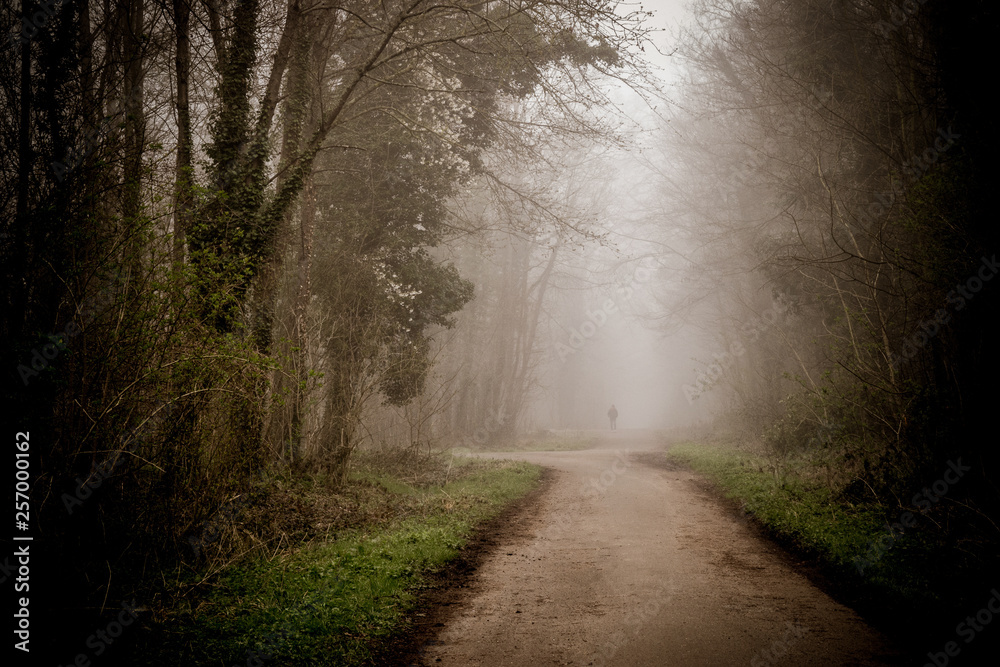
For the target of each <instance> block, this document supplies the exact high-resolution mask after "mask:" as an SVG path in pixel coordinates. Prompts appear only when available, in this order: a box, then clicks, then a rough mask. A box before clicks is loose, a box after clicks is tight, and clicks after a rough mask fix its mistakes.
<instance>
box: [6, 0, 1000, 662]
mask: <svg viewBox="0 0 1000 667" xmlns="http://www.w3.org/2000/svg"><path fill="white" fill-rule="evenodd" d="M688 11H689V16H690V20H689V21H688V22H687V23H685V24H684V25H683V26H682V27H678V28H677V29H676V30H674V31H671V32H670V34H668V35H665V34H663V31H660V30H658V29H655V28H654V27H653V24H652V22H651V21H652V19H653V18H654V14H653V13H651V11H650V10H649V9H648V8H644V7H642V6H640V5H639V4H638V3H628V2H619V1H618V0H381V1H379V2H374V1H369V0H282V1H273V0H171V1H170V2H150V1H149V0H104V1H103V2H95V1H93V0H13V1H12V2H11V3H9V4H5V5H4V7H3V8H2V10H0V12H2V17H3V18H2V20H3V24H4V26H6V30H7V33H6V34H7V35H8V38H7V39H5V40H4V45H3V47H2V48H0V83H2V96H0V105H2V107H3V113H2V114H0V142H2V149H0V197H2V202H0V205H2V207H3V211H4V214H3V218H2V230H0V253H2V260H0V266H2V271H3V274H4V275H3V282H4V284H5V285H6V288H5V289H4V302H3V304H2V313H0V337H2V345H3V349H4V350H5V353H6V357H7V361H6V365H5V372H4V374H3V375H4V403H5V404H6V405H7V409H6V414H7V417H6V419H5V423H6V424H7V427H8V437H14V438H15V455H16V456H15V459H16V460H15V464H14V474H15V482H17V483H18V487H17V491H18V492H19V494H18V496H17V497H16V498H15V500H16V501H18V500H19V499H21V498H23V499H24V504H23V505H17V502H16V503H15V504H16V509H17V510H18V512H22V511H23V510H24V509H26V508H29V507H30V520H29V521H27V524H30V528H29V527H28V525H25V527H23V528H20V527H18V526H17V525H15V527H14V528H12V529H11V530H10V532H8V534H7V535H6V536H4V541H5V543H6V544H7V553H8V554H9V553H15V554H17V553H20V552H18V551H16V550H17V549H19V548H26V547H24V545H25V544H27V542H22V541H18V538H17V537H15V538H14V540H13V541H12V540H11V536H12V535H20V537H21V538H24V537H25V536H28V535H30V536H31V537H32V542H31V543H30V544H31V546H30V549H31V550H32V557H31V572H32V576H33V579H32V583H31V596H32V600H33V603H32V606H31V615H32V616H31V625H32V627H33V628H34V630H33V634H32V639H31V642H32V654H33V655H32V662H31V663H29V664H35V662H34V661H35V660H37V659H38V657H37V656H38V655H39V654H41V653H42V652H44V651H52V652H53V655H52V656H51V657H52V659H53V660H54V661H57V664H64V663H65V664H71V662H72V660H73V656H74V654H76V653H78V651H77V649H75V648H73V647H83V646H85V645H88V646H89V644H86V640H87V637H88V635H90V634H91V632H92V631H93V629H94V628H96V627H103V626H104V625H106V623H107V619H110V618H117V616H118V614H119V613H120V612H121V613H125V612H122V609H123V607H122V604H121V602H120V601H122V600H124V601H126V603H127V604H129V605H131V607H129V606H126V607H125V609H126V610H129V609H132V610H133V611H131V612H129V613H131V614H132V616H131V617H132V618H138V619H139V624H141V625H143V626H144V627H155V626H156V624H157V622H158V621H159V620H162V618H165V617H166V616H165V615H167V616H168V615H169V614H168V610H171V609H175V608H176V607H177V605H183V604H189V603H190V601H191V600H193V599H198V598H197V596H198V595H201V594H202V592H203V591H204V590H206V589H210V588H211V587H212V586H213V585H214V584H213V583H212V582H213V581H214V580H215V579H214V578H215V577H218V576H219V574H220V572H224V571H226V568H228V567H230V566H232V565H233V564H234V563H235V564H239V563H242V562H247V560H248V559H250V560H252V559H256V558H273V557H274V554H276V553H279V552H280V551H281V550H282V549H290V548H291V547H292V546H293V545H292V544H291V542H289V540H290V539H294V536H295V535H300V537H301V534H306V535H308V536H310V537H315V531H313V532H309V530H306V529H303V528H302V526H301V525H299V524H298V523H296V522H297V521H300V519H301V517H303V516H306V517H308V516H311V515H310V514H309V512H311V511H313V510H309V512H307V511H306V510H304V509H303V505H302V504H301V500H300V499H298V498H297V496H296V495H295V493H294V492H292V491H290V490H289V489H292V488H293V487H295V485H301V484H320V485H322V486H323V487H324V488H326V489H329V493H330V494H333V495H331V496H330V497H331V498H334V499H336V498H339V497H341V496H338V495H337V494H339V493H342V492H343V490H344V489H346V488H349V487H350V486H351V485H352V484H357V479H358V477H357V475H359V474H361V473H359V472H358V471H359V470H365V469H366V466H368V465H369V464H370V463H371V461H372V460H375V459H377V460H379V461H383V462H384V461H389V462H392V465H396V466H399V467H400V469H406V468H407V467H408V466H410V467H413V468H414V469H416V468H419V467H420V466H422V465H447V466H448V467H447V472H446V473H444V475H445V479H446V480H447V479H448V475H450V474H451V470H452V468H451V464H444V463H440V460H439V459H437V458H435V457H439V456H440V453H441V452H451V454H450V455H451V456H452V459H453V458H454V455H455V453H456V452H468V451H470V450H500V449H503V448H504V447H506V446H508V445H509V444H510V443H512V442H516V441H517V440H518V438H521V437H524V436H525V435H528V434H533V433H535V434H537V433H545V432H556V431H561V430H567V429H569V430H572V429H577V430H584V429H593V428H598V427H602V426H604V424H605V417H604V414H605V411H606V410H607V405H608V404H611V403H613V402H615V401H619V408H620V409H621V410H622V417H621V423H622V424H623V425H625V427H626V428H628V427H629V426H628V423H629V422H628V420H629V419H632V422H631V423H632V424H633V425H634V426H641V427H642V428H648V429H655V430H658V431H661V432H663V433H665V434H668V436H669V437H677V438H691V437H695V438H697V437H702V438H715V439H719V440H723V441H726V442H729V443H732V444H735V445H736V446H740V447H747V448H751V449H753V451H755V452H758V453H760V454H761V456H762V457H764V458H765V459H766V460H768V461H770V462H771V465H772V468H771V470H772V473H773V476H774V477H775V479H778V480H779V481H780V480H781V479H783V478H784V476H786V475H788V474H790V471H792V470H795V471H798V472H801V470H803V469H805V470H807V473H806V476H807V477H808V480H809V483H810V484H813V485H815V486H817V487H821V488H822V489H824V492H828V493H829V494H830V495H831V497H833V498H836V499H838V501H839V502H844V503H848V504H851V503H868V504H871V503H875V504H877V505H878V506H879V507H881V508H883V509H884V513H885V515H886V517H888V524H889V525H891V524H892V522H894V521H897V520H898V517H900V514H901V512H905V511H907V510H912V511H914V512H917V513H918V514H919V519H920V521H921V522H924V523H926V525H928V526H932V528H929V529H928V531H929V533H928V534H931V533H933V535H934V536H935V537H934V539H935V540H938V541H937V542H935V544H939V545H940V548H936V550H935V551H934V552H933V553H931V554H930V555H929V556H928V558H930V559H931V565H930V567H933V568H934V569H936V570H937V571H938V572H939V573H940V574H941V578H940V581H938V582H936V583H935V586H940V587H941V590H942V591H945V592H944V593H942V595H943V598H942V599H945V600H946V601H947V603H948V604H952V603H954V604H955V605H960V604H961V602H962V601H965V600H967V599H968V597H967V596H974V595H976V594H978V593H979V592H980V589H983V590H986V589H988V588H989V586H986V587H985V588H984V584H983V582H984V580H985V577H986V576H987V574H986V573H990V572H995V571H996V570H995V568H996V566H997V565H998V564H1000V563H998V562H997V559H998V553H1000V551H998V546H1000V528H998V525H997V517H998V516H1000V489H998V487H997V482H996V480H997V479H998V478H1000V477H998V465H1000V456H998V453H997V447H996V446H995V444H990V443H991V442H992V441H991V440H990V439H989V438H990V437H991V434H992V433H993V424H994V418H993V417H991V416H990V415H991V414H992V410H994V409H996V405H997V401H996V397H997V392H996V388H995V387H996V384H995V383H996V377H997V376H998V375H997V373H998V370H1000V364H998V354H997V349H996V346H995V343H994V341H995V340H996V336H995V329H994V324H993V323H994V319H993V314H994V313H995V312H996V309H997V292H998V290H1000V279H998V280H997V281H994V280H993V279H994V277H995V276H996V275H997V272H998V271H1000V265H998V264H997V259H996V253H997V250H998V247H1000V246H998V232H997V226H996V224H995V219H994V218H995V214H994V213H993V210H992V204H993V199H994V197H993V190H994V187H995V182H994V180H993V173H994V169H993V166H994V163H995V161H996V159H997V158H996V156H997V149H998V147H1000V144H998V141H997V123H996V122H995V119H994V117H993V116H994V110H993V108H992V103H990V102H988V101H987V92H988V89H989V86H988V80H989V74H988V71H989V67H990V63H992V62H994V61H995V57H994V56H993V55H992V53H991V50H992V45H991V40H992V39H994V38H995V35H996V34H997V33H996V29H997V27H998V25H997V16H996V13H997V10H996V9H995V8H994V7H993V6H992V5H990V4H988V3H985V2H972V1H970V2H966V3H959V4H953V3H945V2H942V1H940V0H905V1H903V2H899V1H897V0H832V1H826V2H819V1H818V0H696V2H694V3H692V4H691V5H690V7H689V9H688ZM665 62H666V63H669V66H670V70H669V73H665V71H664V70H662V67H663V65H662V63H665ZM640 375H641V378H640V377H639V376H640ZM625 396H627V397H628V401H626V400H625V398H622V397H625ZM623 404H626V405H630V406H632V408H631V410H632V412H631V413H630V412H629V408H628V407H626V405H623ZM640 412H641V415H640V414H639V413H640ZM639 422H642V424H641V425H640V424H639ZM692 434H693V435H692ZM665 437H667V436H665ZM18 452H20V454H19V453H18ZM21 454H24V456H21ZM18 457H20V458H18ZM22 459H23V461H24V462H25V463H24V464H23V465H22V464H21V463H20V461H22ZM432 459H433V460H435V461H438V463H434V464H427V463H426V461H428V460H432ZM421 461H423V462H424V463H421ZM20 470H26V471H27V472H25V473H24V474H23V476H19V474H18V471H20ZM948 471H952V472H951V473H949V472H948ZM943 474H944V475H945V477H944V479H947V480H949V482H948V483H946V484H944V486H943V487H942V488H938V486H936V482H935V480H938V479H939V478H942V475H943ZM951 480H955V481H951ZM22 491H23V493H20V492H22ZM915 494H916V495H915ZM331 502H336V501H331ZM915 508H916V509H915ZM25 518H27V517H25ZM18 520H19V518H18ZM301 520H304V519H301ZM922 525H923V524H922ZM19 531H23V532H19ZM296 531H299V532H298V533H297V532H296ZM303 531H304V532H303ZM901 533H902V530H900V534H901ZM890 535H893V536H894V535H896V534H895V533H892V532H891V529H890ZM290 536H291V537H290ZM894 540H895V537H894V538H893V539H892V540H890V543H889V544H888V546H886V545H885V544H883V545H882V546H878V545H873V546H872V547H871V548H870V549H868V550H867V551H864V552H861V553H858V554H856V555H855V556H854V558H853V559H852V562H853V564H854V565H855V566H856V568H857V571H858V574H859V577H860V576H863V575H864V573H865V571H866V570H868V571H869V572H870V571H871V568H872V567H875V566H876V565H877V564H878V562H879V561H880V560H881V559H882V558H883V557H884V554H885V552H886V551H887V550H890V549H891V548H892V542H893V541H894ZM8 563H9V561H8ZM8 570H9V571H10V572H13V571H14V570H10V565H9V564H8V565H7V567H5V575H4V577H3V578H4V579H5V582H4V586H5V587H6V586H11V587H12V589H14V590H15V591H16V590H20V589H16V588H14V583H15V581H14V577H13V575H11V574H9V573H8V572H7V571H8ZM990 585H994V584H990ZM11 595H12V597H13V598H14V599H15V600H17V599H18V597H19V595H20V594H19V593H16V592H15V593H12V594H11ZM129 601H132V602H129ZM21 606H25V605H24V604H23V603H22V604H21ZM948 608H949V609H950V608H951V607H948ZM136 609H137V610H139V611H134V610H136ZM15 611H16V609H15ZM15 623H16V622H15ZM135 634H136V633H133V635H135ZM16 636H17V635H16V634H15V637H16ZM129 637H131V635H129ZM143 637H144V638H145V639H143V641H151V642H155V641H158V640H157V639H156V638H157V637H160V635H157V634H156V631H155V630H149V634H148V637H153V639H148V637H147V635H145V634H144V635H143ZM132 641H133V639H132V638H129V642H132ZM91 648H93V647H92V646H91ZM122 650H124V649H122ZM143 650H144V649H143ZM92 653H93V652H92ZM98 655H99V654H98ZM116 655H117V656H118V659H121V660H125V661H127V662H130V664H139V663H137V662H134V661H132V660H133V659H132V658H128V657H126V654H124V653H121V652H119V653H117V654H116ZM95 662H97V659H96V657H95ZM38 664H40V663H38ZM46 664H48V663H46ZM188 664H194V663H188ZM310 664H311V663H310Z"/></svg>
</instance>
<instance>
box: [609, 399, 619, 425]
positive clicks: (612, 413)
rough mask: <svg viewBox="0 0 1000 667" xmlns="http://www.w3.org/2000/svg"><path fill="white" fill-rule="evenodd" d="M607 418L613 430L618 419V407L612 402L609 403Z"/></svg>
mask: <svg viewBox="0 0 1000 667" xmlns="http://www.w3.org/2000/svg"><path fill="white" fill-rule="evenodd" d="M608 419H610V420H611V430H612V431H614V430H615V428H616V426H615V422H617V421H618V408H616V407H615V404H614V403H612V404H611V409H610V410H608Z"/></svg>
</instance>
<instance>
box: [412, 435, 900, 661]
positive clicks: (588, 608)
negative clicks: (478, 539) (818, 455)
mask: <svg viewBox="0 0 1000 667" xmlns="http://www.w3.org/2000/svg"><path fill="white" fill-rule="evenodd" d="M662 449H663V446H662V445H658V444H657V443H656V442H655V439H654V437H653V435H652V434H650V433H648V432H629V431H625V430H620V431H616V432H614V433H611V432H609V433H607V434H605V436H604V437H603V438H602V441H601V442H600V444H599V445H598V446H597V447H596V448H594V449H590V450H584V451H574V452H531V453H517V454H495V455H494V456H499V457H504V458H517V459H522V460H525V461H532V462H534V463H538V464H541V465H543V466H546V467H547V468H550V469H552V470H553V473H552V475H553V477H554V479H553V482H552V483H551V485H550V486H549V488H548V489H547V490H546V491H545V492H544V493H543V494H541V497H540V498H539V500H538V503H537V505H535V507H533V508H532V509H531V510H530V511H528V512H523V513H522V515H521V518H520V519H518V526H517V527H516V530H512V531H510V533H508V534H504V535H502V536H501V537H500V539H499V540H498V541H497V543H496V544H495V546H494V548H493V549H492V551H491V553H489V554H488V555H487V556H486V557H485V559H484V560H483V561H482V563H481V565H480V567H479V568H478V570H477V571H476V572H475V574H474V575H473V576H472V578H471V581H470V584H469V586H468V587H467V589H465V590H464V594H463V596H462V597H461V598H460V599H459V600H458V601H457V603H455V604H454V605H452V606H451V607H450V611H449V612H448V613H447V615H446V617H445V620H444V622H443V624H439V625H441V626H442V627H440V628H439V629H438V631H437V634H436V637H435V638H433V639H431V640H430V641H427V642H426V643H425V644H424V646H423V647H422V648H421V649H420V654H419V657H418V659H417V661H416V662H415V663H414V664H423V665H426V666H430V665H435V666H436V665H441V666H444V667H448V666H454V667H472V666H490V667H493V666H501V665H510V666H513V667H528V666H532V667H533V666H547V665H580V666H584V665H594V666H598V665H621V666H627V667H640V666H644V665H656V666H665V665H713V666H716V665H789V666H802V665H824V666H828V665H891V664H898V661H899V657H898V655H897V654H895V653H893V651H892V649H891V647H890V644H889V643H888V642H887V641H886V640H885V639H884V638H883V637H882V636H880V635H879V634H878V633H877V632H876V631H874V630H872V629H871V628H870V627H869V626H867V625H866V624H865V623H864V622H863V621H862V620H861V619H860V618H859V617H858V616H857V614H855V613H854V612H853V611H852V610H850V609H849V608H847V607H844V606H843V605H841V604H838V603H837V602H835V601H834V600H833V599H831V598H830V597H829V596H828V595H826V594H825V593H824V592H822V591H821V590H819V589H818V588H817V587H816V586H814V585H813V584H812V583H811V582H810V581H809V580H808V579H807V578H806V577H805V576H804V575H803V574H802V573H801V572H800V571H798V570H797V569H796V568H795V567H794V562H793V561H792V560H791V559H790V558H788V557H787V556H786V555H785V554H784V553H783V552H782V551H781V550H780V549H779V548H778V547H776V546H774V545H773V544H771V543H770V542H768V541H767V540H766V539H764V538H762V537H761V536H760V535H759V532H758V531H757V530H755V529H754V528H753V527H752V526H750V525H748V524H747V523H746V522H745V521H744V520H743V519H742V518H741V517H740V516H738V514H737V513H735V512H733V511H732V510H731V509H729V508H727V506H726V505H725V504H724V503H722V502H720V501H719V500H718V499H717V498H716V497H715V496H714V495H712V494H711V493H710V492H709V491H706V489H705V485H704V483H703V482H701V481H700V480H699V478H698V477H697V476H696V475H695V474H694V473H691V472H688V471H685V470H680V469H672V467H671V466H667V465H664V463H663V456H662Z"/></svg>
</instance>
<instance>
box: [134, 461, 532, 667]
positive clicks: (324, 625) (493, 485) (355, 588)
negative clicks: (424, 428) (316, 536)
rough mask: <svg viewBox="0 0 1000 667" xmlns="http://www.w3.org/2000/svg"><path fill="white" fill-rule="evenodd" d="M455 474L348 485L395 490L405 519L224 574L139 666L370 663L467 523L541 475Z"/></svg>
mask: <svg viewBox="0 0 1000 667" xmlns="http://www.w3.org/2000/svg"><path fill="white" fill-rule="evenodd" d="M458 468H459V470H460V473H458V472H456V473H453V474H452V475H451V477H452V478H454V477H456V476H457V475H458V474H460V475H461V476H460V477H458V478H457V479H454V481H450V482H448V483H446V484H438V485H427V486H424V487H417V486H414V485H412V484H407V483H405V482H402V481H399V480H398V479H393V478H392V477H391V476H386V475H385V474H375V473H370V472H369V473H362V474H359V475H356V478H357V479H356V481H357V482H358V483H362V484H377V485H378V486H380V487H382V488H383V489H384V493H388V494H395V495H399V496H401V497H405V498H402V501H403V503H404V505H405V507H406V513H408V514H410V516H406V517H403V518H397V519H394V520H392V521H389V522H387V523H384V524H381V525H377V526H360V527H356V528H352V529H350V530H347V531H341V532H340V533H339V534H338V535H337V537H336V539H334V540H331V541H328V542H323V543H319V544H315V545H310V546H304V547H301V548H298V549H290V550H288V551H287V552H286V553H284V554H283V555H281V556H278V557H276V558H274V559H272V560H270V561H262V560H258V561H255V562H250V563H245V564H242V565H239V566H236V567H233V568H231V569H230V570H228V571H227V572H225V573H224V574H223V575H222V576H221V577H220V578H219V579H218V581H217V582H215V588H214V590H213V592H212V593H211V594H210V595H207V596H206V597H204V598H203V599H201V600H200V601H199V602H198V604H197V605H196V606H195V605H192V606H191V607H189V608H187V609H182V610H176V611H175V612H174V613H172V614H171V616H170V618H168V619H164V620H163V622H162V623H160V624H159V633H158V635H159V636H158V637H155V638H153V639H152V640H151V642H150V644H156V645H158V646H157V648H156V649H155V650H153V651H152V652H151V651H144V652H143V653H144V654H143V656H142V657H143V659H144V660H146V664H156V665H164V664H177V665H181V664H183V665H247V664H260V662H259V661H263V662H268V661H273V662H274V664H295V665H372V664H376V660H377V659H378V656H379V651H380V649H381V648H382V647H384V646H386V645H387V643H388V642H390V641H391V640H392V639H393V638H394V637H397V636H398V635H399V634H400V633H401V632H402V631H403V630H404V629H405V628H406V627H407V624H408V614H409V613H410V612H411V611H412V609H413V606H414V604H415V602H416V595H417V593H418V592H419V589H420V586H421V584H422V582H423V581H424V578H425V575H426V574H427V573H429V572H432V571H434V570H437V569H439V568H441V567H442V566H444V565H445V564H446V563H447V561H448V560H450V559H451V558H453V557H454V556H455V555H456V554H457V553H458V551H459V550H460V549H461V548H462V546H463V545H464V544H465V543H466V541H467V540H468V539H469V537H470V536H471V534H472V531H473V530H474V528H475V527H476V526H477V525H479V524H481V523H482V522H483V521H485V520H488V519H490V518H492V517H493V516H495V515H496V514H497V513H499V512H500V510H502V509H503V508H504V507H505V506H506V505H507V504H509V503H510V502H511V501H513V500H515V499H517V498H519V497H521V496H523V495H524V494H526V493H527V492H528V491H530V490H531V489H532V488H533V487H534V486H535V485H536V483H537V480H538V478H539V474H540V470H541V469H540V468H538V467H537V466H532V465H529V464H525V463H516V462H507V461H476V462H463V465H461V466H459V467H458Z"/></svg>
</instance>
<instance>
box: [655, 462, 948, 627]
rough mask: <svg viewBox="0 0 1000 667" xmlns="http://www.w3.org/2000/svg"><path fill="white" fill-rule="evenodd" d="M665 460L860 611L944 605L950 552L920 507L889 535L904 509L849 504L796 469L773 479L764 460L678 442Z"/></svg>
mask: <svg viewBox="0 0 1000 667" xmlns="http://www.w3.org/2000/svg"><path fill="white" fill-rule="evenodd" d="M667 457H668V460H669V461H672V462H674V463H677V464H681V465H684V466H686V467H689V468H691V469H693V470H695V471H696V472H699V473H701V474H702V475H704V476H705V477H707V478H708V479H709V480H710V481H711V482H713V483H714V484H715V485H716V486H717V487H718V488H719V489H720V490H721V491H722V492H723V493H724V494H725V496H726V497H728V498H730V499H733V500H735V501H736V502H738V503H739V505H740V506H741V507H742V509H743V510H744V511H745V512H747V513H749V514H751V515H752V516H753V517H754V518H755V519H757V521H758V522H759V523H760V524H761V525H762V526H763V528H764V529H765V530H766V531H768V532H769V533H770V534H771V535H772V537H774V538H776V539H777V540H778V541H779V542H781V543H782V544H784V545H785V546H788V547H791V548H793V549H794V550H796V551H798V552H800V553H804V554H805V555H808V556H809V557H811V558H813V559H814V560H816V561H817V562H818V564H819V565H820V566H821V567H822V569H823V571H824V572H825V573H826V574H828V575H832V577H833V579H834V581H835V582H836V584H837V586H838V589H839V591H838V592H841V593H845V594H846V597H847V598H848V599H849V601H850V602H851V603H852V604H854V605H855V606H856V607H858V608H859V609H861V610H862V611H872V612H873V613H877V614H878V615H879V616H880V617H881V618H888V619H890V621H888V622H887V623H886V625H887V626H891V625H901V624H904V623H905V622H906V619H912V618H913V617H914V616H916V615H918V614H922V613H923V612H924V611H926V610H929V609H934V608H936V607H938V606H940V605H941V604H942V603H947V600H946V599H943V597H942V595H941V591H947V590H948V584H947V582H944V581H942V576H945V577H947V576H948V573H949V572H951V571H953V570H954V568H949V569H948V570H947V571H946V570H944V569H942V554H945V553H947V552H948V549H947V548H946V547H945V545H943V544H942V543H941V541H940V539H939V536H938V533H937V532H936V531H935V530H934V526H933V525H931V523H932V522H931V521H930V520H929V519H925V518H924V517H922V516H921V515H920V514H919V512H915V511H914V512H913V514H914V515H915V518H914V520H915V522H916V525H915V526H913V528H912V529H907V530H906V532H905V533H904V534H902V535H899V534H896V535H895V536H893V535H892V534H891V533H890V526H891V525H892V524H893V523H895V522H898V521H899V520H900V519H899V517H900V515H901V513H903V512H905V511H906V508H888V507H884V506H882V505H878V504H874V503H856V502H851V501H849V500H846V499H845V498H843V497H840V496H837V495H835V494H834V493H833V492H832V491H831V490H830V489H829V488H827V487H826V486H825V485H823V484H822V483H819V482H808V481H804V478H807V475H806V474H803V475H801V476H800V475H797V474H795V471H794V469H793V470H792V471H791V472H790V473H788V474H786V475H784V476H782V477H780V478H779V477H777V476H775V475H774V474H772V473H771V472H769V471H768V465H767V462H766V461H764V460H763V459H760V458H758V457H755V456H753V455H750V454H747V453H744V452H740V451H738V450H734V449H730V448H726V447H721V446H715V445H703V444H692V443H684V444H679V445H675V446H673V447H672V448H671V450H670V451H669V452H668V453H667ZM800 465H801V466H803V468H804V467H806V466H808V462H806V461H803V462H801V463H800ZM802 472H803V473H805V472H806V471H805V470H804V469H803V471H802ZM910 509H913V508H910ZM886 629H889V630H891V629H892V628H891V627H887V628H886Z"/></svg>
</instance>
